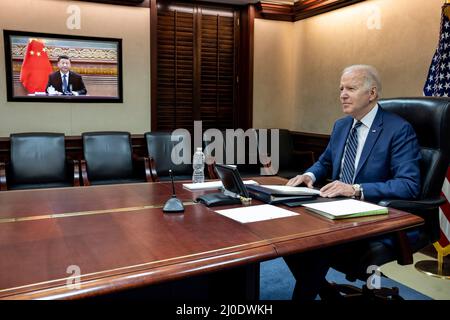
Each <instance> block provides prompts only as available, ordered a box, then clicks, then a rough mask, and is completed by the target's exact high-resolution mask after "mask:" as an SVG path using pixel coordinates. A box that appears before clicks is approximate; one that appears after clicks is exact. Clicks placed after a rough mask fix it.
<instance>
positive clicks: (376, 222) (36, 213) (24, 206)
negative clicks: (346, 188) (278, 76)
mask: <svg viewBox="0 0 450 320" xmlns="http://www.w3.org/2000/svg"><path fill="white" fill-rule="evenodd" d="M254 180H257V181H258V182H260V183H262V184H283V183H285V181H286V180H284V179H282V178H278V177H260V178H255V179H254ZM171 190H172V188H171V184H170V183H163V182H161V183H139V184H122V185H106V186H90V187H73V188H60V189H45V190H24V191H6V192H0V256H1V257H2V259H0V298H2V299H39V298H41V299H42V298H44V299H61V298H66V299H67V298H82V297H89V296H96V295H101V294H106V293H111V292H116V291H120V290H124V289H130V288H136V287H142V286H146V285H151V284H156V283H160V282H164V281H170V280H176V279H182V278H186V277H190V276H194V275H198V274H204V273H208V272H214V271H220V270H223V269H225V268H228V267H235V266H242V265H246V264H250V263H255V262H258V261H264V260H268V259H271V258H275V257H279V256H283V255H286V254H290V253H295V252H301V251H307V250H312V249H315V248H319V247H324V246H331V245H334V244H339V243H344V242H348V241H353V240H357V239H361V238H365V237H370V236H375V235H379V234H383V233H387V232H393V231H398V230H403V229H405V228H409V227H412V226H416V225H419V224H422V223H423V220H422V219H421V218H419V217H417V216H414V215H411V214H408V213H406V212H402V211H398V210H394V209H389V214H388V215H382V216H372V217H362V218H356V219H344V220H338V221H333V220H329V219H326V218H323V217H321V216H318V215H315V214H312V213H309V212H308V211H306V210H305V209H304V208H302V207H298V208H288V209H289V210H293V211H295V212H297V213H299V215H297V216H293V217H287V218H280V219H273V220H267V221H259V222H253V223H246V224H242V223H239V222H236V221H234V220H231V219H228V218H226V217H224V216H221V215H219V214H217V213H215V212H214V210H215V209H214V208H206V207H205V206H203V205H201V204H196V203H194V202H193V199H195V198H196V197H197V196H199V195H200V194H203V193H204V192H205V191H199V192H191V191H188V190H185V189H184V188H183V187H182V183H181V182H178V183H176V193H177V197H178V198H180V199H181V200H183V201H184V202H185V209H186V210H185V212H184V214H164V213H163V212H162V209H161V208H162V205H163V204H164V202H165V201H166V200H167V199H168V197H169V196H170V194H171ZM206 192H211V191H206ZM258 204H261V202H259V201H256V200H253V202H252V205H258ZM224 208H227V207H220V209H224ZM286 208H287V207H286ZM70 266H77V267H79V268H80V271H81V278H80V279H81V282H80V283H79V287H78V288H73V287H70V286H67V284H68V283H69V284H72V283H73V279H71V278H69V277H70V276H71V275H73V274H72V273H71V272H73V269H70ZM68 268H69V269H68Z"/></svg>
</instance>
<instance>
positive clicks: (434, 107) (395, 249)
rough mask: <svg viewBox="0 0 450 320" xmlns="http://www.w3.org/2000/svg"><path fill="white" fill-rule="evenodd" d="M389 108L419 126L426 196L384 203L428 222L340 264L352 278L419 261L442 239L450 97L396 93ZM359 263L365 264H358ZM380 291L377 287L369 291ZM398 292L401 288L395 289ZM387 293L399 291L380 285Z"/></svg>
mask: <svg viewBox="0 0 450 320" xmlns="http://www.w3.org/2000/svg"><path fill="white" fill-rule="evenodd" d="M379 103H380V105H381V107H382V108H384V109H385V110H387V111H390V112H392V113H395V114H397V115H399V116H401V117H402V118H404V119H406V120H407V121H408V122H409V123H410V124H411V125H412V126H413V128H414V130H415V131H416V134H417V138H418V140H419V144H420V147H421V156H422V160H421V163H420V166H421V179H422V189H421V194H420V198H419V199H418V200H414V201H407V200H390V199H386V200H383V201H381V202H380V203H379V204H381V205H383V206H388V207H392V208H397V209H400V210H404V211H407V212H411V213H413V214H416V215H418V216H421V217H422V218H423V219H424V220H425V224H424V225H422V226H420V227H416V228H414V229H412V230H407V231H401V232H398V233H396V234H394V235H392V236H391V237H380V238H379V240H376V239H375V240H374V241H373V242H372V245H371V250H370V252H367V254H364V256H363V257H358V258H359V261H358V258H357V257H354V258H355V259H353V261H352V262H351V265H352V266H350V265H349V264H344V265H341V266H334V268H335V269H337V270H339V271H342V272H344V273H345V274H346V277H347V279H348V280H351V281H353V280H355V279H361V280H365V278H367V276H368V275H367V273H366V268H367V266H369V265H378V266H381V265H382V264H384V263H387V262H390V261H394V260H397V262H398V263H399V264H401V265H406V264H411V263H412V262H413V259H412V253H414V252H416V251H419V250H421V249H423V248H424V247H426V246H427V245H429V244H431V243H433V242H435V241H437V240H438V238H439V230H440V229H439V206H440V205H442V204H443V203H444V201H445V199H444V198H442V197H441V188H442V184H443V182H444V179H445V175H446V171H447V168H448V166H449V162H450V99H449V98H435V97H418V98H395V99H385V100H381V101H380V102H379ZM355 265H358V266H359V268H354V266H355ZM337 288H338V289H339V290H340V291H341V292H343V293H347V294H351V296H354V295H355V292H359V293H361V290H358V289H355V288H349V287H348V286H337ZM363 291H364V293H370V294H371V296H372V297H374V295H375V296H376V294H377V291H373V290H363ZM394 292H395V290H394ZM379 293H380V294H381V296H383V295H384V297H385V296H386V295H393V292H392V291H389V290H385V289H383V290H380V291H379Z"/></svg>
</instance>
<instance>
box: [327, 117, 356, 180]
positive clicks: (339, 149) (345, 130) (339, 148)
mask: <svg viewBox="0 0 450 320" xmlns="http://www.w3.org/2000/svg"><path fill="white" fill-rule="evenodd" d="M352 125H353V118H352V117H348V118H347V119H346V120H345V123H344V124H343V126H342V130H341V131H340V132H339V135H338V136H337V137H336V141H337V145H336V155H335V157H334V159H333V163H335V164H336V165H335V166H333V174H332V179H333V180H336V179H338V178H339V173H340V171H341V161H342V156H343V154H344V149H345V143H346V142H347V137H348V134H349V133H350V129H351V128H352Z"/></svg>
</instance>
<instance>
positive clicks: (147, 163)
mask: <svg viewBox="0 0 450 320" xmlns="http://www.w3.org/2000/svg"><path fill="white" fill-rule="evenodd" d="M133 160H134V161H135V162H137V163H138V164H139V165H140V166H141V168H142V165H143V166H144V173H145V181H147V182H153V181H155V180H154V177H153V172H152V166H151V161H153V159H152V158H148V157H138V156H135V155H133ZM155 173H156V172H155Z"/></svg>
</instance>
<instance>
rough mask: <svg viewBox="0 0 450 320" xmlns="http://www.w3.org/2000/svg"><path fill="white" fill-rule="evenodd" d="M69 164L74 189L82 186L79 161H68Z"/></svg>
mask: <svg viewBox="0 0 450 320" xmlns="http://www.w3.org/2000/svg"><path fill="white" fill-rule="evenodd" d="M66 162H67V164H68V165H69V168H70V170H71V171H70V173H72V175H71V180H72V184H73V186H74V187H79V186H80V163H79V161H78V160H72V159H67V160H66Z"/></svg>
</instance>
